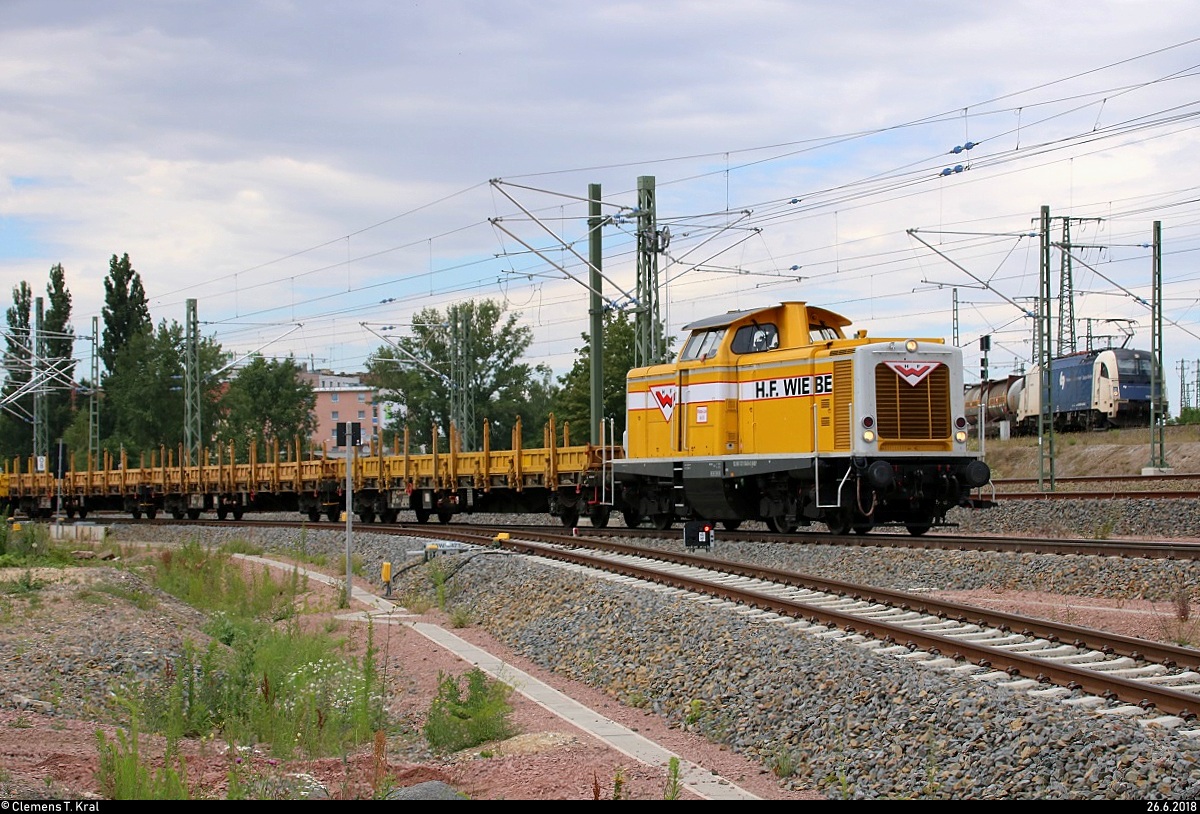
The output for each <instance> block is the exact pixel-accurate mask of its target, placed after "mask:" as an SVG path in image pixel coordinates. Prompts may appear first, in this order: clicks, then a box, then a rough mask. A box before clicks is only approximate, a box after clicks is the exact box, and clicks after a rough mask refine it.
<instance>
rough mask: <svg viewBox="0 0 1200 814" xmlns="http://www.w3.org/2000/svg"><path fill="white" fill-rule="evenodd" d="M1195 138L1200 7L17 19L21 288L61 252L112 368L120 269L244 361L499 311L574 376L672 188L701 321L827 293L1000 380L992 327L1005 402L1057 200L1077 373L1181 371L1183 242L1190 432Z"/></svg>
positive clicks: (662, 258)
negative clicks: (599, 268)
mask: <svg viewBox="0 0 1200 814" xmlns="http://www.w3.org/2000/svg"><path fill="white" fill-rule="evenodd" d="M1198 123H1200V5H1197V4H1196V3H1194V2H1189V1H1188V0H1160V2H1156V3H1153V4H1151V3H1146V2H1133V1H1132V0H1086V2H1082V1H1077V0H1062V1H1060V2H1056V3H1044V2H1019V1H1018V2H999V3H990V4H963V3H950V2H940V0H929V1H928V2H920V1H914V2H906V3H889V2H882V1H881V0H875V1H868V0H839V2H818V1H817V0H793V1H792V2H787V1H786V0H739V1H738V2H706V1H705V0H692V2H678V1H676V0H660V1H659V2H655V3H624V2H608V3H580V2H573V1H572V2H562V3H532V2H505V1H504V0H491V2H475V1H474V0H439V1H438V2H417V3H413V2H403V1H399V2H397V1H393V0H389V1H388V2H383V1H382V0H379V1H376V0H344V1H343V2H339V3H336V4H333V3H317V2H294V1H293V2H287V1H286V0H243V2H238V3H227V2H201V1H197V2H189V1H188V0H171V1H168V0H162V1H161V2H132V1H131V0H106V2H103V3H97V2H91V0H80V1H78V2H75V1H73V0H35V1H33V2H26V0H0V170H2V173H0V292H3V293H2V295H0V299H2V300H4V301H6V302H8V303H10V304H11V298H10V296H9V291H10V290H11V289H12V288H13V287H16V286H18V285H19V284H20V283H21V282H22V281H25V282H27V283H28V284H29V285H30V286H31V287H32V288H33V291H34V294H35V295H36V296H45V292H46V284H47V282H48V280H49V270H50V268H51V267H52V266H53V265H55V264H62V266H63V268H64V270H65V274H66V283H67V287H68V288H69V290H70V292H71V295H72V298H73V311H72V320H71V323H72V325H73V326H74V328H75V331H76V334H77V335H78V336H80V337H81V339H80V340H79V341H78V342H77V343H76V353H77V356H78V357H79V359H80V367H79V368H78V372H77V375H78V376H80V377H86V376H87V375H88V374H89V372H90V369H91V368H90V366H91V356H92V352H93V350H92V342H91V336H92V326H93V323H94V322H96V321H98V322H99V325H100V327H101V329H102V326H103V321H102V320H99V317H100V314H101V309H102V308H103V305H104V279H105V277H106V276H107V275H108V271H109V263H110V260H111V259H112V258H113V257H114V256H117V257H120V256H122V255H125V254H128V255H129V258H130V262H131V264H132V266H133V268H134V269H135V270H136V271H137V272H138V274H139V276H140V278H141V280H142V283H143V285H144V287H145V290H146V293H147V297H148V300H149V305H150V312H151V318H152V319H153V320H154V322H155V323H156V324H158V323H161V322H163V321H166V322H168V323H170V322H179V323H181V324H182V323H185V321H186V319H187V302H188V300H195V301H196V312H197V316H198V320H199V329H200V333H201V335H202V336H204V337H210V338H212V339H214V340H215V341H216V342H218V343H220V344H221V346H222V348H224V349H225V350H226V351H228V352H229V353H231V354H232V356H233V357H234V358H242V357H244V356H245V355H247V354H250V353H261V354H263V355H264V356H267V357H270V358H283V357H287V356H292V357H294V358H295V359H296V360H297V361H299V362H301V363H304V364H307V365H309V366H310V367H314V368H319V369H328V370H333V371H336V372H347V373H353V372H357V371H361V370H363V369H364V368H365V364H366V361H367V359H368V357H369V355H370V354H371V353H372V352H373V351H376V350H378V349H380V348H384V347H387V346H388V345H389V344H390V343H392V342H394V341H395V340H396V339H397V338H399V337H401V336H406V335H411V332H412V322H413V320H414V317H415V315H416V314H417V313H419V312H421V311H422V310H425V309H430V308H432V309H437V310H438V311H439V312H441V313H445V311H446V309H447V308H448V307H450V306H452V305H455V304H459V303H465V302H467V301H469V300H484V299H491V300H495V301H497V302H499V303H501V305H502V306H503V307H504V308H505V309H506V310H507V311H508V312H510V313H513V314H516V315H518V316H519V321H520V323H521V324H523V325H527V326H528V327H529V328H530V329H531V330H532V335H533V342H532V344H531V345H530V347H529V349H528V351H527V354H526V361H528V362H530V363H531V364H544V365H546V366H548V367H549V368H550V370H551V371H552V372H553V374H554V375H555V376H560V375H562V374H563V373H565V372H566V371H567V370H568V369H569V368H570V367H571V364H572V363H573V361H574V360H575V359H576V357H577V351H578V349H580V348H582V347H583V346H584V339H583V335H584V334H585V333H586V332H587V331H588V330H589V314H588V308H589V297H590V293H589V289H588V286H587V280H588V271H587V268H586V265H585V259H586V258H587V257H588V252H589V248H588V245H589V244H588V239H589V238H588V225H587V218H588V214H589V210H588V205H587V196H588V192H589V186H590V185H592V184H597V185H599V186H600V190H601V198H602V202H603V206H602V209H603V213H604V215H605V216H609V217H610V219H609V220H608V221H607V222H606V225H605V226H604V227H603V228H602V236H603V237H602V239H603V274H604V281H603V286H602V288H603V296H604V299H605V302H606V303H607V305H608V306H609V307H612V308H622V309H630V308H633V307H634V306H635V305H636V294H637V267H636V225H637V220H636V215H635V210H636V207H637V205H638V187H639V183H642V184H643V185H644V186H648V188H649V189H652V190H653V194H654V204H655V214H656V218H657V224H656V225H657V227H658V229H659V230H660V231H664V232H669V242H667V243H666V246H665V250H664V251H663V252H662V253H661V254H659V256H658V274H659V289H658V298H659V309H660V313H661V315H662V317H663V319H664V321H665V323H666V326H667V329H668V333H669V334H670V335H672V336H677V337H679V336H682V333H681V331H682V329H683V328H684V326H686V325H687V324H688V323H689V322H691V321H693V320H696V319H700V318H703V317H708V316H713V315H717V314H720V313H723V312H725V311H728V310H733V309H744V308H753V307H759V306H768V305H772V304H774V303H778V302H782V301H790V300H801V301H805V302H808V303H810V304H814V305H819V306H822V307H825V308H829V309H831V310H833V311H835V312H838V313H841V314H843V315H844V316H846V317H848V318H849V319H850V320H852V322H853V326H852V328H851V330H858V329H865V330H867V331H868V335H869V336H878V337H901V338H906V337H909V336H918V337H936V338H943V339H945V340H946V341H947V342H954V343H956V344H958V345H960V346H961V347H962V348H963V349H964V363H965V366H966V375H965V378H966V380H967V381H968V382H972V381H978V379H979V376H980V374H981V371H980V367H981V364H982V359H981V353H980V349H979V347H980V338H981V337H983V336H988V337H990V338H991V351H990V352H989V353H988V372H989V376H990V377H991V378H996V377H998V376H1004V375H1009V374H1010V373H1013V372H1017V371H1021V370H1024V369H1026V368H1027V367H1028V366H1029V365H1030V364H1031V362H1032V360H1033V359H1034V358H1035V355H1036V352H1037V346H1036V343H1035V341H1034V328H1035V324H1036V323H1037V319H1036V316H1037V313H1038V311H1037V306H1036V297H1037V296H1038V294H1039V292H1040V291H1041V290H1042V277H1041V274H1040V271H1039V270H1040V268H1041V257H1042V250H1041V244H1042V241H1041V238H1040V237H1039V233H1040V230H1041V218H1042V215H1043V212H1045V213H1047V216H1048V223H1049V224H1050V230H1049V234H1050V235H1051V238H1052V241H1053V242H1054V243H1055V244H1056V245H1055V246H1053V247H1051V251H1050V268H1051V272H1050V274H1049V278H1048V284H1049V286H1050V288H1051V292H1052V297H1053V305H1052V307H1051V309H1050V313H1051V322H1050V325H1051V328H1050V334H1051V336H1052V337H1053V343H1054V348H1055V350H1056V351H1057V350H1058V349H1060V348H1061V349H1071V348H1074V349H1076V350H1083V349H1086V348H1087V347H1089V346H1090V345H1092V346H1094V345H1107V344H1109V343H1110V341H1111V342H1115V343H1116V344H1122V343H1124V344H1125V345H1126V346H1127V347H1131V348H1141V349H1147V350H1149V349H1151V348H1152V346H1153V336H1152V329H1153V325H1154V322H1153V319H1152V313H1153V311H1152V308H1151V305H1152V303H1153V300H1154V287H1153V285H1152V283H1153V280H1154V279H1155V276H1156V272H1155V256H1156V251H1155V229H1156V224H1157V225H1158V233H1159V235H1160V238H1159V241H1158V244H1157V245H1158V257H1159V258H1160V259H1159V265H1158V272H1157V274H1158V276H1159V278H1160V279H1161V287H1160V288H1159V291H1160V292H1161V294H1160V296H1161V300H1162V346H1163V357H1164V358H1163V361H1164V375H1165V378H1166V380H1167V390H1168V396H1169V399H1170V402H1171V413H1172V414H1174V413H1176V412H1177V409H1178V405H1179V404H1180V401H1181V396H1182V397H1183V398H1184V399H1186V400H1187V401H1189V402H1190V404H1191V405H1192V406H1196V405H1197V404H1200V399H1198V398H1197V396H1196V392H1197V389H1196V382H1197V380H1198V379H1200V290H1198V283H1197V280H1200V268H1198V267H1197V261H1198V260H1200V252H1198V249H1200V169H1198V168H1200V163H1198V162H1197V159H1196V156H1197V153H1196V152H1195V150H1196V148H1197V146H1198V145H1200V137H1198V130H1197V124H1198ZM639 179H643V180H641V181H639ZM1064 230H1065V231H1064ZM1059 244H1069V245H1070V249H1069V250H1067V251H1063V250H1062V249H1060V248H1058V245H1059ZM1064 266H1065V268H1064ZM1064 282H1068V283H1069V286H1070V287H1069V289H1067V291H1068V293H1069V294H1070V296H1068V297H1065V298H1063V297H1060V296H1059V295H1060V293H1061V292H1062V291H1063V283H1064ZM5 307H7V306H5ZM1072 316H1073V319H1068V318H1069V317H1072ZM446 373H447V374H448V373H450V371H447V372H446Z"/></svg>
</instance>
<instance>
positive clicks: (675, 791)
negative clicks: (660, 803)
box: [663, 755, 683, 800]
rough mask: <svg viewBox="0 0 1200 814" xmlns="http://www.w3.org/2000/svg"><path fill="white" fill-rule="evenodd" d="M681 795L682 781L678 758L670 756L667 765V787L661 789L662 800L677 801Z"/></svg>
mask: <svg viewBox="0 0 1200 814" xmlns="http://www.w3.org/2000/svg"><path fill="white" fill-rule="evenodd" d="M682 793H683V781H682V779H681V778H680V774H679V758H677V757H675V756H674V755H672V756H671V760H670V762H668V763H667V787H666V788H665V789H663V799H664V800H678V799H679V795H680V794H682Z"/></svg>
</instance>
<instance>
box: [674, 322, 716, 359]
mask: <svg viewBox="0 0 1200 814" xmlns="http://www.w3.org/2000/svg"><path fill="white" fill-rule="evenodd" d="M724 337H725V329H724V328H715V329H713V330H711V331H697V332H696V333H694V334H692V335H691V336H690V337H688V341H687V344H686V345H684V346H683V352H682V353H680V354H679V361H681V362H690V361H692V360H694V359H708V358H710V357H711V356H713V355H715V354H716V352H717V349H718V348H719V347H721V340H722V339H723V338H724Z"/></svg>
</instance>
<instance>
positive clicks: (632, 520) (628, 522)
mask: <svg viewBox="0 0 1200 814" xmlns="http://www.w3.org/2000/svg"><path fill="white" fill-rule="evenodd" d="M621 517H622V518H624V520H625V527H626V528H630V529H636V528H637V527H638V526H640V525H642V521H643V520H645V519H646V518H644V517H642V516H641V515H640V514H638V513H637V512H634V511H630V510H628V509H626V510H625V511H623V512H621Z"/></svg>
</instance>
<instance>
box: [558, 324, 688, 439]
mask: <svg viewBox="0 0 1200 814" xmlns="http://www.w3.org/2000/svg"><path fill="white" fill-rule="evenodd" d="M601 332H602V333H601V343H600V346H601V348H603V353H604V358H603V360H602V370H603V382H604V395H603V397H602V400H601V404H602V406H603V410H604V415H603V416H602V418H603V419H604V420H605V433H607V432H608V419H609V418H612V419H613V427H614V430H613V435H614V437H615V438H616V441H617V443H620V440H621V438H622V437H623V436H624V433H625V374H626V373H628V372H629V369H630V368H632V367H633V364H634V345H635V341H636V339H635V331H634V322H633V320H632V319H630V317H629V314H628V313H626V312H624V311H613V310H610V311H606V312H605V313H604V322H603V325H602V328H601ZM580 336H581V337H582V338H583V343H584V344H583V346H582V347H579V348H576V349H575V354H576V356H575V363H574V364H573V365H571V369H570V370H568V371H567V372H566V373H565V374H563V375H562V376H560V377H559V380H558V381H559V384H560V385H561V387H560V389H559V391H558V398H557V399H556V400H555V402H554V415H555V417H556V418H557V419H560V420H563V421H569V422H570V423H571V436H572V440H574V439H576V438H578V440H579V441H587V440H588V439H589V438H590V437H591V430H590V426H591V415H592V358H591V334H588V333H584V334H580ZM664 347H666V345H664ZM607 443H612V441H611V440H610V441H608V442H607Z"/></svg>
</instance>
